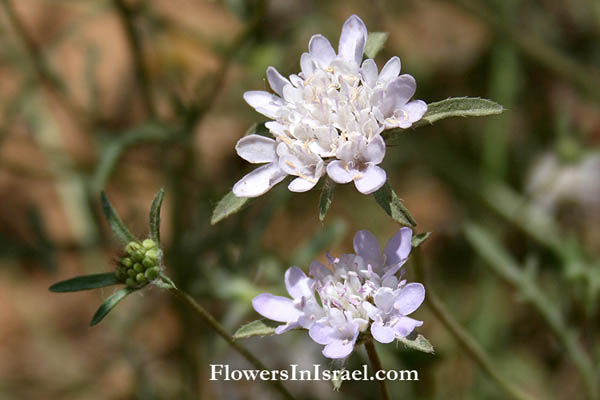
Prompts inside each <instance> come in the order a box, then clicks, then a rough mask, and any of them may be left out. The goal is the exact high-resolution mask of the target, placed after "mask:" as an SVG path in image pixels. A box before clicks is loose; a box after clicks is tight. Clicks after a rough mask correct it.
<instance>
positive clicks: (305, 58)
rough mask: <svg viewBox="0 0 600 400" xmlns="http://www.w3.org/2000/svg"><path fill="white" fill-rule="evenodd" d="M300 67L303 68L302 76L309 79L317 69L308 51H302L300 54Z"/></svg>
mask: <svg viewBox="0 0 600 400" xmlns="http://www.w3.org/2000/svg"><path fill="white" fill-rule="evenodd" d="M300 69H301V70H302V78H304V79H307V78H308V77H309V76H311V75H312V74H313V72H314V71H315V62H314V61H313V59H312V57H311V55H310V54H308V53H302V55H301V56H300Z"/></svg>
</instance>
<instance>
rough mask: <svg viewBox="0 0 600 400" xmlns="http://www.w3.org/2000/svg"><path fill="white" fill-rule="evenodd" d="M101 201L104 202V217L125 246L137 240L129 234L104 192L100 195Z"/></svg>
mask: <svg viewBox="0 0 600 400" xmlns="http://www.w3.org/2000/svg"><path fill="white" fill-rule="evenodd" d="M100 200H101V202H102V211H104V215H105V216H106V219H107V220H108V223H109V225H110V229H112V231H113V232H114V233H115V235H117V237H118V238H119V239H120V240H121V241H122V242H123V243H125V244H127V243H129V242H132V241H134V240H136V238H135V236H133V235H132V234H131V232H129V230H128V229H127V227H126V226H125V224H124V223H123V221H122V220H121V217H119V214H117V212H116V211H115V209H114V208H113V206H112V204H110V201H109V200H108V197H107V196H106V193H105V192H104V190H103V191H102V192H101V193H100Z"/></svg>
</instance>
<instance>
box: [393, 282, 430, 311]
mask: <svg viewBox="0 0 600 400" xmlns="http://www.w3.org/2000/svg"><path fill="white" fill-rule="evenodd" d="M424 300H425V287H424V286H423V285H422V284H420V283H418V282H413V283H409V284H408V285H406V286H404V287H403V288H401V289H400V293H399V294H398V296H397V297H396V302H395V303H394V308H395V309H396V310H398V312H400V313H401V314H402V315H408V314H410V313H412V312H414V311H415V310H416V309H417V308H419V306H420V305H421V304H423V301H424Z"/></svg>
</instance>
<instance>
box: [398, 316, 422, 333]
mask: <svg viewBox="0 0 600 400" xmlns="http://www.w3.org/2000/svg"><path fill="white" fill-rule="evenodd" d="M421 325H423V321H417V320H416V319H412V318H409V317H402V318H400V319H399V320H398V322H396V324H395V325H394V331H395V332H396V335H397V336H400V337H406V336H408V335H410V333H411V332H412V331H414V330H415V328H417V327H419V326H421Z"/></svg>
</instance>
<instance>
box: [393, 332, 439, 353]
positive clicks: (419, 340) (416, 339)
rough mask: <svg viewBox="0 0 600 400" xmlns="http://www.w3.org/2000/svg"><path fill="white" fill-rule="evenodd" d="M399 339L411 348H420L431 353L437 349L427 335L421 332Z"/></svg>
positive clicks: (419, 349)
mask: <svg viewBox="0 0 600 400" xmlns="http://www.w3.org/2000/svg"><path fill="white" fill-rule="evenodd" d="M398 341H399V342H400V343H402V344H404V345H405V346H406V347H408V348H409V349H413V350H418V351H422V352H424V353H429V354H433V353H435V350H434V348H433V346H432V345H431V343H429V340H427V339H425V336H423V335H421V334H418V335H409V336H407V337H404V338H398Z"/></svg>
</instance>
